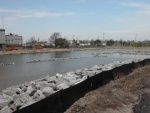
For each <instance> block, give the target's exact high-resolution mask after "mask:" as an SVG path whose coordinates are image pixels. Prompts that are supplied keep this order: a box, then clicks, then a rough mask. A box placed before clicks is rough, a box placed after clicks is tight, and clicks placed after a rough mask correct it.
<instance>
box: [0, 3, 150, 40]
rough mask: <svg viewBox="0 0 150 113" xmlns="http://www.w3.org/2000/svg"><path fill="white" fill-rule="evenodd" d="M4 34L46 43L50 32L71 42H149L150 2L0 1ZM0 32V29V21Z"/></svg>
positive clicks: (1, 26) (0, 26) (0, 23)
mask: <svg viewBox="0 0 150 113" xmlns="http://www.w3.org/2000/svg"><path fill="white" fill-rule="evenodd" d="M0 16H1V18H2V16H3V18H4V19H3V21H4V28H5V30H6V34H8V33H13V34H18V35H21V36H23V38H24V42H25V41H27V40H28V39H29V38H31V37H32V36H35V37H36V38H38V37H39V39H40V40H41V41H47V39H48V38H49V37H50V35H51V34H52V33H53V32H60V33H61V34H62V36H63V37H65V38H68V39H72V38H73V36H74V38H78V39H82V40H84V39H89V40H91V39H97V38H98V37H99V39H101V40H102V39H103V33H105V35H104V39H114V40H120V39H122V40H135V37H136V34H137V40H145V39H148V40H150V0H0ZM0 20H1V21H0V28H3V25H2V19H0Z"/></svg>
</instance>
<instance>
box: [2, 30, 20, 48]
mask: <svg viewBox="0 0 150 113" xmlns="http://www.w3.org/2000/svg"><path fill="white" fill-rule="evenodd" d="M5 44H6V45H16V46H21V45H22V44H23V40H22V36H18V35H14V34H12V33H10V34H9V35H6V36H5Z"/></svg>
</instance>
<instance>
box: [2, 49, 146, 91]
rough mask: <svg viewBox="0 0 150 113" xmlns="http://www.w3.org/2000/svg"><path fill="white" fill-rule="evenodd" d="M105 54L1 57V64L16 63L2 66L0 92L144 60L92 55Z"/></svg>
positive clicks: (75, 52) (129, 56)
mask: <svg viewBox="0 0 150 113" xmlns="http://www.w3.org/2000/svg"><path fill="white" fill-rule="evenodd" d="M100 52H104V51H101V50H86V51H69V52H56V53H39V54H19V55H3V56H0V63H9V62H14V63H15V64H14V65H3V66H0V91H1V90H2V89H5V88H7V87H10V86H14V85H18V84H22V83H25V82H26V81H32V80H36V79H40V78H43V77H45V76H47V75H50V76H53V75H55V74H56V73H61V74H63V73H66V72H70V71H75V70H77V69H83V68H90V67H93V66H94V65H100V64H107V63H111V62H114V61H124V60H130V59H135V58H144V57H147V56H144V55H120V54H117V53H116V54H110V55H108V56H107V57H97V58H95V57H93V56H92V54H96V53H100ZM71 57H87V58H79V59H68V60H58V61H45V62H36V63H26V61H29V60H41V59H50V58H71Z"/></svg>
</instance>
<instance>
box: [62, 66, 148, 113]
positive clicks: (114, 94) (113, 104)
mask: <svg viewBox="0 0 150 113" xmlns="http://www.w3.org/2000/svg"><path fill="white" fill-rule="evenodd" d="M149 100H150V65H149V66H145V67H142V68H137V69H136V70H134V71H133V72H132V73H131V74H129V75H128V76H125V77H122V78H120V79H117V80H113V81H111V82H110V83H108V84H106V85H105V86H102V87H100V88H98V89H97V90H94V91H91V92H89V93H87V94H86V95H85V96H84V97H83V98H81V99H79V100H78V101H76V102H75V103H74V104H73V105H72V106H71V107H70V108H69V109H68V110H67V111H66V112H65V113H150V112H149V111H150V107H149V105H150V101H149Z"/></svg>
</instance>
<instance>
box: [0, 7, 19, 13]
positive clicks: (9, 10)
mask: <svg viewBox="0 0 150 113" xmlns="http://www.w3.org/2000/svg"><path fill="white" fill-rule="evenodd" d="M0 12H2V13H18V12H19V11H17V10H12V9H1V8H0Z"/></svg>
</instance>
